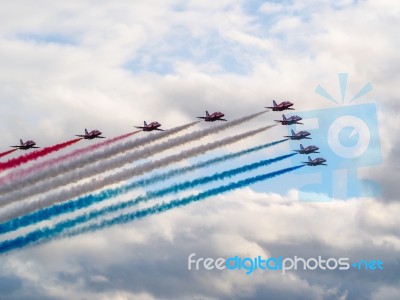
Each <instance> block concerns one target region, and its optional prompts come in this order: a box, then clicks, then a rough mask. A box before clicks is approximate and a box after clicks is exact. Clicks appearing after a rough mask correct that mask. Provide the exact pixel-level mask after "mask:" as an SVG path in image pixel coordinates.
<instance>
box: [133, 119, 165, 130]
mask: <svg viewBox="0 0 400 300" xmlns="http://www.w3.org/2000/svg"><path fill="white" fill-rule="evenodd" d="M143 123H144V126H135V127H136V128H139V129H142V130H143V131H153V130H158V131H164V130H163V129H161V128H158V127H160V126H161V124H160V123H158V122H152V123H150V124H147V123H146V121H144V122H143Z"/></svg>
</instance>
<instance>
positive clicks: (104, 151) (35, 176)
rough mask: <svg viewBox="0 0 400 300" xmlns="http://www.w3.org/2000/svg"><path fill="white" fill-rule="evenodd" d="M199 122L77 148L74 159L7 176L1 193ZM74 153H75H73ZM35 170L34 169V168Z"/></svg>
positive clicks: (165, 135) (84, 164)
mask: <svg viewBox="0 0 400 300" xmlns="http://www.w3.org/2000/svg"><path fill="white" fill-rule="evenodd" d="M197 123H198V122H192V123H189V124H185V125H182V126H178V127H175V128H172V129H170V130H168V131H164V132H160V133H156V134H152V135H149V136H146V137H143V138H139V139H135V140H130V141H127V142H125V143H119V144H116V145H113V146H112V147H108V148H101V151H94V152H91V153H81V151H79V150H76V151H74V152H75V153H76V155H74V157H72V158H73V159H74V160H67V161H61V162H60V161H59V160H58V159H53V160H50V161H49V162H48V165H47V166H45V167H44V168H42V169H41V170H39V171H37V170H36V171H34V172H27V173H25V172H24V173H23V174H22V177H20V178H15V177H14V176H12V175H8V177H9V178H10V179H12V182H7V179H6V178H4V179H3V178H2V181H3V180H4V182H3V184H2V185H0V195H2V194H6V193H12V192H14V191H15V190H20V189H22V188H24V187H26V186H29V185H33V184H36V183H38V182H40V181H44V180H46V179H48V178H53V177H55V176H57V175H59V174H63V173H67V172H70V171H72V170H75V169H79V168H83V167H85V166H86V165H89V164H93V163H95V162H98V161H100V160H103V159H106V158H109V157H112V156H115V155H117V154H120V153H123V152H125V151H128V150H132V149H135V148H138V147H140V146H144V145H147V144H149V143H151V142H154V141H157V140H159V139H162V138H165V137H168V136H171V135H173V134H176V133H178V132H180V131H182V130H184V129H187V128H189V127H190V126H193V125H194V124H197ZM71 154H73V153H71ZM67 156H68V155H67ZM68 158H69V157H68ZM33 170H34V169H33ZM16 176H17V177H19V176H20V175H19V174H18V172H16ZM1 202H2V201H1V198H0V205H1Z"/></svg>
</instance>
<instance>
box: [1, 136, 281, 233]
mask: <svg viewBox="0 0 400 300" xmlns="http://www.w3.org/2000/svg"><path fill="white" fill-rule="evenodd" d="M287 140H288V139H283V140H279V141H275V142H272V143H267V144H263V145H260V146H256V147H253V148H250V149H246V150H242V151H239V152H236V153H230V154H227V155H222V156H219V157H216V158H213V159H210V160H207V161H203V162H199V163H196V164H194V165H191V166H187V167H183V168H178V169H173V170H170V171H168V172H165V173H162V174H159V175H155V176H152V177H149V178H145V179H141V180H138V181H135V182H133V183H130V184H128V185H125V186H122V187H118V188H114V189H108V190H105V191H103V192H100V193H99V194H96V195H93V194H91V195H87V196H82V197H80V198H77V199H75V200H72V201H68V202H64V203H61V204H56V205H53V206H50V207H47V208H44V209H42V210H39V211H35V212H33V213H30V214H28V215H25V216H21V217H18V218H15V219H12V220H9V221H7V222H4V223H3V224H0V234H3V233H7V232H10V231H14V230H17V229H19V228H21V227H25V226H29V225H33V224H36V223H38V222H41V221H44V220H48V219H51V218H54V217H57V216H60V215H62V214H65V213H71V212H74V211H76V210H79V209H82V208H86V207H88V206H90V205H93V204H95V203H100V202H102V201H104V200H107V199H110V198H112V197H116V196H118V195H121V194H123V193H126V192H128V191H131V190H133V189H135V188H139V187H144V186H148V185H150V184H154V183H157V182H159V181H163V180H167V179H169V178H171V177H173V176H176V175H183V174H185V173H188V172H191V171H193V170H196V169H199V168H205V167H209V166H211V165H213V164H216V163H220V162H224V161H227V160H230V159H234V158H238V157H240V156H243V155H246V154H250V153H252V152H255V151H259V150H262V149H265V148H268V147H272V146H275V145H277V144H280V143H282V142H285V141H287Z"/></svg>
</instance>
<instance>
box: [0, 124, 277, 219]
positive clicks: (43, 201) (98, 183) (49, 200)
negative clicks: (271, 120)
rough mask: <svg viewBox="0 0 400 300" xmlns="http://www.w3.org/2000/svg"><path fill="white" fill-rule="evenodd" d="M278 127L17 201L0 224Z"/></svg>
mask: <svg viewBox="0 0 400 300" xmlns="http://www.w3.org/2000/svg"><path fill="white" fill-rule="evenodd" d="M273 126H275V125H270V126H266V127H262V128H259V129H256V130H252V131H248V132H245V133H242V134H238V135H235V136H231V137H227V138H225V139H222V140H219V141H216V142H212V143H208V144H205V145H201V146H198V147H195V148H192V149H188V150H185V151H181V152H180V153H178V154H174V155H170V156H168V157H165V158H162V159H159V160H156V161H151V162H147V163H144V164H142V165H139V166H134V167H131V168H126V169H124V170H122V171H120V172H117V173H115V174H112V175H109V176H107V177H104V178H101V179H97V178H93V179H92V180H90V181H89V182H87V183H82V184H79V185H76V186H74V187H72V188H69V189H66V190H62V191H60V192H58V193H53V194H51V195H46V196H44V197H42V198H40V199H38V200H36V201H29V202H27V201H24V202H17V203H14V205H9V206H7V207H5V208H4V209H3V210H2V211H0V222H4V221H6V220H9V219H12V218H15V217H18V216H21V215H25V214H28V213H31V212H32V211H35V210H39V209H42V208H44V207H47V206H50V205H53V204H56V203H59V202H62V201H67V200H70V199H72V198H74V197H78V196H80V195H83V194H86V193H90V192H93V191H96V190H98V189H101V188H103V187H104V186H107V185H110V184H114V183H118V182H120V181H123V180H127V179H130V178H132V177H133V176H139V175H142V174H144V173H147V172H150V171H152V170H154V169H157V168H161V167H165V166H168V165H170V164H172V163H176V162H179V161H182V160H184V159H187V158H190V157H193V156H197V155H200V154H203V153H205V152H207V151H210V150H213V149H216V148H219V147H222V146H226V145H229V144H232V143H235V142H238V141H240V140H243V139H245V138H248V137H251V136H253V135H255V134H258V133H261V132H263V131H265V130H267V129H269V128H271V127H273Z"/></svg>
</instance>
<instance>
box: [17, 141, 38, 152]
mask: <svg viewBox="0 0 400 300" xmlns="http://www.w3.org/2000/svg"><path fill="white" fill-rule="evenodd" d="M19 143H20V145H19V146H10V147H12V148H18V149H20V150H28V149H33V148H40V147H36V143H35V142H34V141H26V142H25V143H24V142H23V141H22V140H19Z"/></svg>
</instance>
